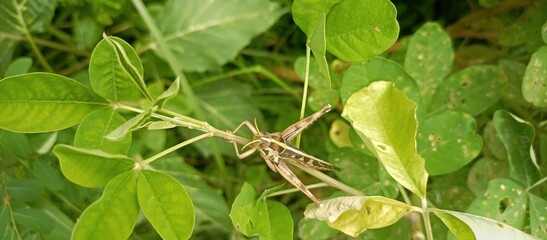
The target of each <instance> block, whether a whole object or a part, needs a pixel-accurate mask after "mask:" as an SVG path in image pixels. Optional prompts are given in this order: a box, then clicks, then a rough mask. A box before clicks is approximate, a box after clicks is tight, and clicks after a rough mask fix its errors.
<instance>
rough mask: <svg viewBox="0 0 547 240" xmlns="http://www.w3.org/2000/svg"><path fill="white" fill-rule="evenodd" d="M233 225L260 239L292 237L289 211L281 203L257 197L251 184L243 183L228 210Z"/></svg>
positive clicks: (242, 231)
mask: <svg viewBox="0 0 547 240" xmlns="http://www.w3.org/2000/svg"><path fill="white" fill-rule="evenodd" d="M230 218H231V219H232V223H233V225H234V227H235V228H236V229H237V230H238V231H240V232H241V233H243V234H244V235H245V236H248V237H250V236H256V235H258V236H259V237H260V239H293V221H292V217H291V213H290V211H289V209H287V207H285V206H284V205H283V204H280V203H278V202H274V201H267V200H265V199H263V198H259V197H258V196H257V194H256V192H255V190H254V189H253V187H252V186H251V185H249V184H248V183H246V182H245V183H244V184H243V187H242V188H241V191H240V192H239V194H238V195H237V197H236V199H235V200H234V203H233V205H232V210H231V211H230Z"/></svg>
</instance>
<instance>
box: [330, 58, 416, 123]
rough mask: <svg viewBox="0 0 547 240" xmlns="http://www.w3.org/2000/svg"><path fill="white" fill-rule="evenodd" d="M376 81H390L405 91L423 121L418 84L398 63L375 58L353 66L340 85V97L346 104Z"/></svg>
mask: <svg viewBox="0 0 547 240" xmlns="http://www.w3.org/2000/svg"><path fill="white" fill-rule="evenodd" d="M375 81H390V82H393V83H394V84H395V87H396V88H397V89H399V90H401V91H403V92H404V93H405V94H406V96H407V97H408V98H410V99H411V100H412V101H414V103H416V104H417V105H418V110H417V116H418V119H422V118H423V117H424V116H425V110H426V108H425V107H422V106H423V100H422V96H421V95H420V90H419V88H418V85H416V82H415V81H414V79H412V77H410V75H408V74H407V73H406V72H405V70H404V69H403V68H402V67H401V66H400V65H399V64H397V63H396V62H394V61H391V60H388V59H384V58H381V57H375V58H373V59H371V60H370V61H368V62H361V63H356V64H353V65H352V66H351V67H350V68H349V69H348V70H347V71H346V73H345V74H344V78H343V80H342V84H341V85H340V97H341V99H342V102H344V103H345V102H346V101H347V99H348V98H349V96H350V95H351V94H353V93H354V92H357V91H358V90H360V89H362V88H364V87H366V86H368V85H369V84H370V83H372V82H375Z"/></svg>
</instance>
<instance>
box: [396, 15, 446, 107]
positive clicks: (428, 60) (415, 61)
mask: <svg viewBox="0 0 547 240" xmlns="http://www.w3.org/2000/svg"><path fill="white" fill-rule="evenodd" d="M453 59H454V51H453V50H452V42H451V40H450V36H448V33H446V32H445V31H443V29H442V27H441V26H440V25H439V24H437V23H432V22H429V23H426V24H424V25H423V26H422V27H420V29H418V31H416V32H415V33H414V36H412V38H410V42H409V43H408V50H407V53H406V56H405V70H406V71H407V72H408V74H409V75H410V76H412V78H414V80H416V82H417V83H418V86H420V92H421V94H422V96H423V97H424V99H425V102H426V105H429V103H430V101H431V98H432V97H433V93H435V89H436V88H437V86H438V85H439V84H440V83H441V82H442V80H443V79H444V78H445V77H446V76H447V75H448V74H449V73H450V71H451V70H452V61H453Z"/></svg>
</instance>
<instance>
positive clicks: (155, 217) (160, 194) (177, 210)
mask: <svg viewBox="0 0 547 240" xmlns="http://www.w3.org/2000/svg"><path fill="white" fill-rule="evenodd" d="M137 195H138V199H139V205H140V206H141V209H142V211H143V212H144V215H145V216H146V218H148V220H149V221H150V223H151V224H152V226H154V229H156V231H158V233H159V234H160V236H161V237H162V238H164V239H188V238H189V237H190V235H192V230H193V229H194V218H195V216H194V206H193V205H192V200H191V199H190V196H188V193H187V192H186V190H185V189H184V187H183V186H182V185H181V184H180V183H179V182H178V181H177V180H176V179H174V178H173V177H171V176H169V175H166V174H163V173H160V172H155V171H150V170H141V171H140V173H139V179H138V182H137Z"/></svg>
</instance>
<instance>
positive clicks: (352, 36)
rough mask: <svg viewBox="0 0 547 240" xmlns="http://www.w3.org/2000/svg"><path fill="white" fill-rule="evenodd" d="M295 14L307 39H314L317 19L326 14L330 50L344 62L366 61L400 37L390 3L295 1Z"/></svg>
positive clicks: (321, 0)
mask: <svg viewBox="0 0 547 240" xmlns="http://www.w3.org/2000/svg"><path fill="white" fill-rule="evenodd" d="M292 12H293V16H294V21H295V23H296V24H297V25H298V26H299V27H300V28H301V29H302V30H303V31H304V32H305V33H306V35H307V36H308V38H312V37H314V36H313V34H314V33H313V32H314V29H315V28H316V27H317V22H318V21H319V20H318V18H320V17H321V15H323V14H324V15H326V17H327V19H326V25H325V29H326V33H325V36H326V40H327V50H328V51H329V52H331V53H332V54H334V55H336V57H338V58H340V59H342V60H345V61H351V62H361V61H367V60H368V59H370V58H372V57H374V56H376V55H378V54H380V53H381V52H383V51H385V50H386V49H387V48H389V47H390V46H391V45H392V44H393V43H394V42H395V41H396V40H397V36H398V34H399V25H398V23H397V19H396V15H397V10H396V9H395V6H394V5H393V4H392V3H391V2H390V1H388V0H378V1H374V2H363V1H360V0H345V1H338V0H336V1H325V0H311V1H295V2H294V4H293V7H292Z"/></svg>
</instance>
